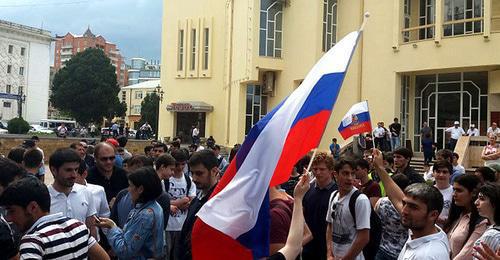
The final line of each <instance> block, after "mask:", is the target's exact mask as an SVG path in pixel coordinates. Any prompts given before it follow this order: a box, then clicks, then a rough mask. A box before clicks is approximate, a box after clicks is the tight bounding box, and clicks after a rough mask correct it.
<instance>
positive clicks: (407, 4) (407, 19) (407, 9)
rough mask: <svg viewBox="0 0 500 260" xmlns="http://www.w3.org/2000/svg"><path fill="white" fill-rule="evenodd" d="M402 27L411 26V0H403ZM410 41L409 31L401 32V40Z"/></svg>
mask: <svg viewBox="0 0 500 260" xmlns="http://www.w3.org/2000/svg"><path fill="white" fill-rule="evenodd" d="M403 13H404V28H410V27H411V1H410V0H404V10H403ZM409 41H410V32H409V31H405V32H403V42H409Z"/></svg>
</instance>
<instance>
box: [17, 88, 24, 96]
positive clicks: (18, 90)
mask: <svg viewBox="0 0 500 260" xmlns="http://www.w3.org/2000/svg"><path fill="white" fill-rule="evenodd" d="M23 89H24V87H23V86H19V87H18V88H17V94H19V95H22V94H23Z"/></svg>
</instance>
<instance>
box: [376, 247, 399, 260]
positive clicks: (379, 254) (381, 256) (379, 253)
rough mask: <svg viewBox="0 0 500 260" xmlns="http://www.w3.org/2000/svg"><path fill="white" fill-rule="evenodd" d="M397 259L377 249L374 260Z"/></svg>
mask: <svg viewBox="0 0 500 260" xmlns="http://www.w3.org/2000/svg"><path fill="white" fill-rule="evenodd" d="M397 259H398V257H397V256H396V257H393V256H391V255H389V254H388V253H386V252H385V251H384V250H382V249H379V250H378V251H377V254H376V255H375V260H397Z"/></svg>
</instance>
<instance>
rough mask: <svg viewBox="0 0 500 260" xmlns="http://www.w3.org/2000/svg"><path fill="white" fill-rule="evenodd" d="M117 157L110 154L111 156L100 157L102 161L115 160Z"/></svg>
mask: <svg viewBox="0 0 500 260" xmlns="http://www.w3.org/2000/svg"><path fill="white" fill-rule="evenodd" d="M115 158H116V156H110V157H101V158H99V160H100V161H103V162H105V161H113V160H114V159H115Z"/></svg>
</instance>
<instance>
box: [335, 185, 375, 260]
mask: <svg viewBox="0 0 500 260" xmlns="http://www.w3.org/2000/svg"><path fill="white" fill-rule="evenodd" d="M356 190H357V189H356V188H353V189H352V190H351V192H349V194H347V195H346V196H344V197H342V198H340V199H339V193H338V192H334V193H332V195H330V202H329V204H328V211H327V213H326V221H327V222H328V223H332V224H333V234H332V236H333V239H332V240H333V255H334V256H335V257H336V258H337V257H343V256H344V255H345V254H346V253H347V252H348V251H349V249H350V248H351V245H352V242H354V240H355V239H356V235H357V230H362V229H370V213H371V206H370V201H369V200H368V197H366V195H364V194H360V195H359V197H358V198H357V199H356V206H355V210H356V223H355V222H354V219H353V218H352V215H351V211H350V210H349V200H350V199H351V196H352V194H353V193H354V191H356ZM335 193H336V196H335V197H333V195H334V194H335ZM364 259H365V258H364V256H363V252H360V253H359V255H357V256H356V258H355V260H364Z"/></svg>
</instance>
